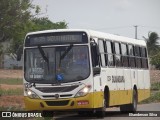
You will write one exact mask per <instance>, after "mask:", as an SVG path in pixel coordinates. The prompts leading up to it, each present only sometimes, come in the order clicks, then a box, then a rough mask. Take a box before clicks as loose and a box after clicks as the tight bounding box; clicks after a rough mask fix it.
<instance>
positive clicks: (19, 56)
mask: <svg viewBox="0 0 160 120" xmlns="http://www.w3.org/2000/svg"><path fill="white" fill-rule="evenodd" d="M22 54H23V46H19V48H18V50H17V52H16V55H17V61H20V60H21V56H22Z"/></svg>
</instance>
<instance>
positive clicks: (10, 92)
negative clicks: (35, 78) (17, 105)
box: [0, 88, 23, 95]
mask: <svg viewBox="0 0 160 120" xmlns="http://www.w3.org/2000/svg"><path fill="white" fill-rule="evenodd" d="M0 95H23V89H21V88H17V89H8V90H2V89H0Z"/></svg>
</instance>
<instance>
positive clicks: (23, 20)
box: [0, 0, 67, 53]
mask: <svg viewBox="0 0 160 120" xmlns="http://www.w3.org/2000/svg"><path fill="white" fill-rule="evenodd" d="M31 11H32V12H31ZM33 13H35V14H34V15H33ZM39 13H40V7H39V6H35V5H33V4H32V1H31V0H0V43H2V42H5V41H8V42H10V45H11V46H10V49H8V52H12V53H15V51H16V50H17V48H18V47H19V46H20V45H21V44H22V43H23V40H24V37H25V35H26V33H28V32H32V31H39V30H46V29H59V28H61V29H62V28H67V23H66V22H65V21H61V22H57V23H53V22H52V21H50V20H49V19H48V18H47V17H41V18H40V17H38V14H39Z"/></svg>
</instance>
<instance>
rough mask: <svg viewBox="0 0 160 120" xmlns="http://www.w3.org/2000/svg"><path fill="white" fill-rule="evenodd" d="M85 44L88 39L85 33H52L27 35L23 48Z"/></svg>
mask: <svg viewBox="0 0 160 120" xmlns="http://www.w3.org/2000/svg"><path fill="white" fill-rule="evenodd" d="M87 42H88V38H87V34H86V33H85V32H54V33H43V34H34V35H29V36H27V37H26V40H25V46H26V47H30V46H38V45H41V46H42V45H58V44H60V45H61V44H80V43H87Z"/></svg>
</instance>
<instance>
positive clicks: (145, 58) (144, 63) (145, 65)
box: [141, 47, 148, 68]
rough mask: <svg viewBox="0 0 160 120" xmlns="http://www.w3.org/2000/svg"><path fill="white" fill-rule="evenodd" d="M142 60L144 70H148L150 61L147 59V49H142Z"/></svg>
mask: <svg viewBox="0 0 160 120" xmlns="http://www.w3.org/2000/svg"><path fill="white" fill-rule="evenodd" d="M141 57H142V58H141V60H142V68H148V59H147V51H146V48H144V47H141Z"/></svg>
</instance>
